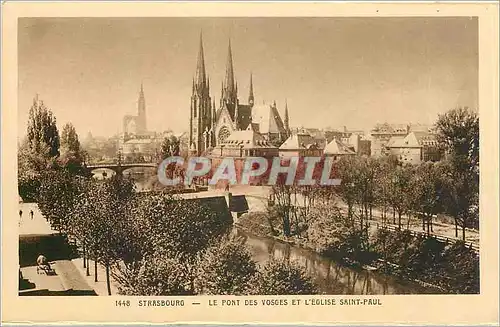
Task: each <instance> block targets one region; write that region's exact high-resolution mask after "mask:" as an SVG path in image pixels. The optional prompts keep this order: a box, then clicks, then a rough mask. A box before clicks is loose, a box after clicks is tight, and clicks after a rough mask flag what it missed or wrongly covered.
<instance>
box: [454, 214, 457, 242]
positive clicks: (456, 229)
mask: <svg viewBox="0 0 500 327" xmlns="http://www.w3.org/2000/svg"><path fill="white" fill-rule="evenodd" d="M454 218H455V237H458V220H457V217H454Z"/></svg>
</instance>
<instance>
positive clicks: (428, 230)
mask: <svg viewBox="0 0 500 327" xmlns="http://www.w3.org/2000/svg"><path fill="white" fill-rule="evenodd" d="M430 222H431V221H430V219H429V217H428V218H427V235H431V230H430V227H431V224H430Z"/></svg>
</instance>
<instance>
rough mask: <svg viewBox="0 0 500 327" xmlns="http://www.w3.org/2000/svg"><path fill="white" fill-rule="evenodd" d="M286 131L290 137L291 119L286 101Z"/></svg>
mask: <svg viewBox="0 0 500 327" xmlns="http://www.w3.org/2000/svg"><path fill="white" fill-rule="evenodd" d="M284 124H285V131H286V133H287V134H288V135H290V118H289V116H288V101H287V100H285V121H284Z"/></svg>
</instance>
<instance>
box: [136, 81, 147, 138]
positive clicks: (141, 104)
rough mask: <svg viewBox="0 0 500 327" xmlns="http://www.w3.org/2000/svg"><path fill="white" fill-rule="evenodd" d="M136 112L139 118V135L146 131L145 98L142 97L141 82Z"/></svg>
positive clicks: (142, 86)
mask: <svg viewBox="0 0 500 327" xmlns="http://www.w3.org/2000/svg"><path fill="white" fill-rule="evenodd" d="M137 111H138V113H137V114H138V118H139V124H138V125H139V126H137V127H138V128H137V129H138V131H139V132H140V133H142V132H145V131H146V98H145V97H144V85H143V83H142V82H141V90H140V91H139V100H138V101H137Z"/></svg>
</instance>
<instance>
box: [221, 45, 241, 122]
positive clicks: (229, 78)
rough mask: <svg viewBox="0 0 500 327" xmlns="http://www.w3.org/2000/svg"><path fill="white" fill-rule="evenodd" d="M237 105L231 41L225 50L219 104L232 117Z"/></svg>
mask: <svg viewBox="0 0 500 327" xmlns="http://www.w3.org/2000/svg"><path fill="white" fill-rule="evenodd" d="M237 103H238V89H237V86H236V84H235V80H234V67H233V53H232V51H231V40H229V46H228V49H227V61H226V75H225V77H224V82H223V84H222V96H221V104H222V105H226V106H227V107H228V109H229V112H230V113H231V116H233V117H234V111H235V107H236V105H237Z"/></svg>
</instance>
